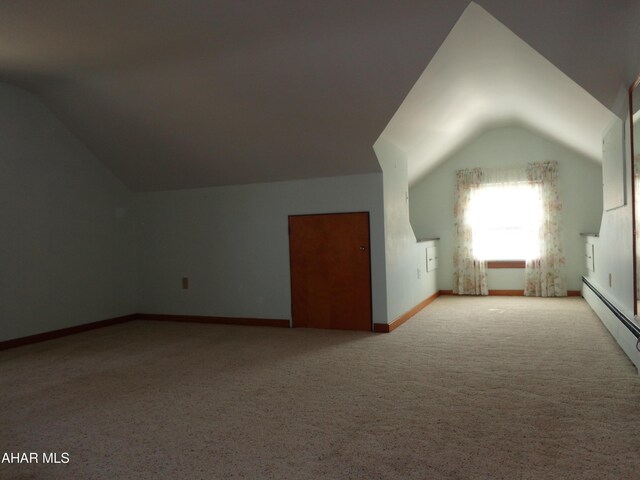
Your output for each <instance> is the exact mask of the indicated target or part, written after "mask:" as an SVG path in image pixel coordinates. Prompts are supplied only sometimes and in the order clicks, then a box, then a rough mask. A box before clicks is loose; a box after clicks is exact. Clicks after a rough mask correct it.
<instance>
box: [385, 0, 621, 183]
mask: <svg viewBox="0 0 640 480" xmlns="http://www.w3.org/2000/svg"><path fill="white" fill-rule="evenodd" d="M614 118H615V117H614V115H613V113H611V112H610V111H609V110H608V109H607V108H606V107H604V106H603V105H602V104H601V103H600V102H599V101H597V100H596V99H595V98H593V97H592V96H591V95H590V94H589V93H588V92H587V91H585V90H584V89H583V88H582V87H580V86H579V85H578V84H576V83H575V82H574V81H573V80H571V79H570V78H569V77H568V76H566V75H565V74H564V73H563V72H561V71H560V70H559V69H558V68H556V67H555V66H554V65H553V64H552V63H551V62H549V61H548V60H547V59H546V58H544V57H543V56H542V55H540V54H539V53H538V52H536V51H535V50H534V49H533V48H531V47H530V46H529V45H528V44H527V43H525V42H524V41H523V40H521V39H520V38H519V37H518V36H517V35H515V34H514V33H513V32H511V31H510V30H509V29H508V28H507V27H505V26H504V25H503V24H502V23H500V22H499V21H497V20H496V19H495V18H494V17H492V16H491V15H490V14H489V13H487V11H485V10H484V9H483V8H481V7H480V6H478V5H476V4H475V3H471V4H470V5H469V6H468V7H467V9H466V10H465V11H464V13H463V15H462V16H461V17H460V19H459V20H458V22H457V23H456V24H455V26H454V27H453V29H452V30H451V32H450V33H449V35H448V36H447V38H446V39H445V41H444V42H443V44H442V46H441V47H440V49H439V50H438V52H437V53H436V55H435V56H434V57H433V58H432V59H431V62H430V63H429V65H428V66H427V68H426V69H425V71H424V72H423V73H422V75H421V76H420V78H419V79H418V81H417V82H416V84H415V85H414V86H413V88H412V89H411V91H410V92H409V94H408V95H407V97H406V98H405V100H404V102H403V103H402V105H401V106H400V108H399V109H398V111H397V112H396V114H395V115H394V117H393V118H392V120H391V122H390V123H389V124H388V125H387V127H386V128H385V130H384V132H383V133H382V135H381V136H382V137H384V138H385V139H386V140H389V141H391V142H392V143H394V144H395V145H396V146H397V147H399V148H400V149H401V150H403V151H404V152H405V153H406V154H407V158H408V167H409V182H410V183H415V181H417V180H418V179H419V178H421V177H422V176H423V175H425V174H427V173H428V172H429V171H430V170H431V169H433V168H434V167H435V166H437V165H438V164H439V163H440V162H442V161H443V160H444V159H445V158H446V157H447V156H448V155H450V154H451V153H452V152H453V151H454V150H456V149H457V148H459V147H461V146H462V145H464V144H465V143H466V142H468V141H469V140H470V139H471V138H472V137H475V136H476V135H478V134H479V133H480V132H483V131H485V130H486V129H488V128H493V127H495V126H501V125H513V124H518V125H524V126H526V127H528V128H531V129H533V130H535V131H538V132H540V133H542V134H543V135H546V136H548V137H551V138H553V139H554V140H556V141H558V142H560V143H562V144H564V145H566V146H567V147H570V148H572V149H574V150H576V151H578V152H580V153H582V154H584V155H586V156H587V157H589V158H591V159H593V160H596V161H601V160H602V134H603V133H604V131H605V129H606V128H607V127H608V126H609V125H610V124H611V122H612V121H613V119H614Z"/></svg>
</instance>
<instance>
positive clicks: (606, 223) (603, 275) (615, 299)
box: [588, 121, 633, 318]
mask: <svg viewBox="0 0 640 480" xmlns="http://www.w3.org/2000/svg"><path fill="white" fill-rule="evenodd" d="M622 134H623V136H624V138H621V139H620V141H623V142H624V149H623V151H624V156H625V166H624V168H625V200H626V203H625V205H624V206H622V207H620V208H616V209H614V210H609V211H606V212H603V214H602V226H601V228H600V236H599V237H597V238H593V239H590V241H591V242H592V243H593V244H594V245H595V250H596V251H595V254H594V261H595V272H592V273H589V275H588V278H589V280H590V281H591V283H593V284H594V285H595V286H596V287H597V288H598V290H600V292H601V293H602V294H604V295H605V296H606V297H607V298H608V299H609V301H610V302H612V303H613V304H614V305H615V306H616V307H618V309H619V310H620V311H621V312H622V313H624V314H625V315H626V316H627V317H628V318H633V221H632V212H631V202H632V198H631V180H632V175H631V151H630V150H631V149H630V141H629V122H628V121H627V122H625V126H624V130H623V133H622ZM609 274H611V286H609Z"/></svg>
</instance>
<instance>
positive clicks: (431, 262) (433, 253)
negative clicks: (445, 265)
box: [427, 246, 438, 272]
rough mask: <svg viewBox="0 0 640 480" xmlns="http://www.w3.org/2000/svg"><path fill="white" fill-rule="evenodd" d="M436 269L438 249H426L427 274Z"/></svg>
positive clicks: (434, 247)
mask: <svg viewBox="0 0 640 480" xmlns="http://www.w3.org/2000/svg"><path fill="white" fill-rule="evenodd" d="M436 268H438V247H436V246H433V247H427V272H431V271H432V270H435V269H436Z"/></svg>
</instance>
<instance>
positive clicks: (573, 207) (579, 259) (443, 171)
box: [409, 126, 602, 290]
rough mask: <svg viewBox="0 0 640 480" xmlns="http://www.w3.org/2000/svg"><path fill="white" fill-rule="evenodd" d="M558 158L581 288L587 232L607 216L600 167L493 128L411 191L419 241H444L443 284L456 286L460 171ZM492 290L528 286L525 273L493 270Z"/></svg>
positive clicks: (570, 266) (570, 277)
mask: <svg viewBox="0 0 640 480" xmlns="http://www.w3.org/2000/svg"><path fill="white" fill-rule="evenodd" d="M546 160H557V161H558V165H559V180H558V181H559V190H560V195H561V198H562V203H563V213H562V218H563V237H564V252H565V257H566V261H567V263H566V275H567V287H568V289H569V290H581V288H582V283H581V277H582V275H583V274H584V272H585V267H584V247H583V245H584V239H583V238H582V237H580V233H582V232H597V231H598V230H599V227H600V218H601V214H602V168H601V165H600V164H597V163H595V162H593V161H592V160H589V159H588V158H586V157H584V156H582V155H580V154H578V153H576V152H574V151H572V150H569V149H567V148H566V147H564V146H562V145H560V144H558V143H556V142H554V141H552V140H550V139H547V138H546V137H543V136H541V135H539V134H537V133H535V132H532V131H530V130H528V129H526V128H523V127H516V126H513V127H502V128H496V129H493V130H489V131H487V132H485V133H484V134H481V135H480V136H478V137H476V138H475V139H473V140H472V141H471V142H469V143H468V144H466V145H465V146H463V147H462V148H461V149H459V150H458V151H456V152H454V153H453V154H452V155H451V156H450V157H448V158H447V159H446V160H445V161H444V162H443V163H442V164H441V165H440V166H439V167H437V168H436V169H434V170H433V171H432V172H431V173H430V174H429V175H427V176H426V177H424V178H423V179H421V180H420V181H419V182H417V183H416V184H415V185H413V186H412V187H411V189H410V192H409V193H410V213H411V223H412V225H413V228H414V230H415V232H416V235H417V236H418V237H425V236H435V237H440V238H441V240H440V248H439V249H440V262H439V268H438V285H439V287H440V288H441V289H444V290H448V289H451V288H452V281H453V280H452V275H453V243H454V219H453V206H454V194H455V171H456V170H458V169H461V168H468V167H486V168H490V167H501V166H511V165H525V164H526V163H528V162H534V161H536V162H540V161H546ZM488 284H489V289H513V290H522V289H523V288H524V270H522V269H520V270H511V269H503V270H490V271H489V274H488Z"/></svg>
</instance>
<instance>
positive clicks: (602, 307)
mask: <svg viewBox="0 0 640 480" xmlns="http://www.w3.org/2000/svg"><path fill="white" fill-rule="evenodd" d="M582 283H583V284H584V286H585V287H586V288H584V298H585V300H586V301H587V303H588V304H589V306H590V307H591V308H592V310H593V311H594V312H595V313H596V315H597V316H598V317H599V318H600V321H601V322H602V323H603V324H604V326H605V327H606V328H607V330H609V333H611V336H612V337H613V338H614V339H615V340H616V342H617V343H618V345H619V346H620V348H622V350H623V351H624V353H625V354H626V355H627V356H628V357H629V359H630V360H631V361H632V362H633V363H634V365H635V366H636V368H638V370H639V372H640V327H639V326H638V325H637V324H636V323H635V322H633V321H632V320H631V319H630V318H628V317H627V316H626V315H625V314H624V313H622V312H621V311H620V310H619V309H618V308H617V307H616V306H615V305H614V304H613V303H611V301H609V299H608V298H607V297H606V296H605V295H603V294H602V292H600V291H599V290H598V288H597V287H596V286H595V285H593V284H592V283H591V282H590V281H589V280H588V279H586V278H584V277H582Z"/></svg>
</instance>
